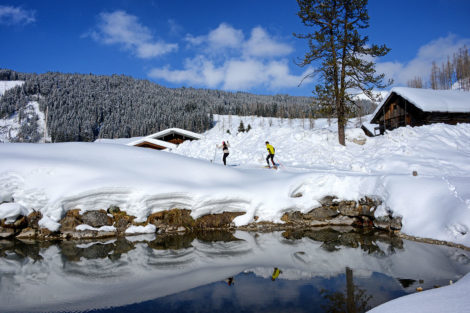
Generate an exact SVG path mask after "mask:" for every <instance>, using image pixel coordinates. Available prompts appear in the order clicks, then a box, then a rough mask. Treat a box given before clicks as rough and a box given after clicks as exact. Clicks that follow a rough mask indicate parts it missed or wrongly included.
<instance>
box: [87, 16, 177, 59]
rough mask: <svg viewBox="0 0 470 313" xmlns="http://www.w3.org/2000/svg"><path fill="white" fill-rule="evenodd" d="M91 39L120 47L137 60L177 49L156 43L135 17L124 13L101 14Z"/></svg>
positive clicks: (173, 46)
mask: <svg viewBox="0 0 470 313" xmlns="http://www.w3.org/2000/svg"><path fill="white" fill-rule="evenodd" d="M91 37H92V38H93V39H94V40H96V41H98V42H101V43H104V44H108V45H112V44H117V45H121V46H122V47H123V48H124V49H126V50H129V51H132V52H133V53H135V54H136V55H137V57H139V58H144V59H148V58H154V57H157V56H160V55H162V54H166V53H169V52H172V51H175V50H177V49H178V45H177V44H172V43H165V42H163V41H157V40H155V39H154V38H153V36H152V33H151V31H150V30H149V29H148V28H147V27H146V26H144V25H142V24H141V23H139V20H138V18H137V17H136V16H134V15H130V14H127V13H126V12H124V11H115V12H112V13H101V14H100V22H99V24H98V25H97V29H96V30H95V31H93V32H92V33H91Z"/></svg>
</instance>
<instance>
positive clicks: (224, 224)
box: [194, 212, 245, 229]
mask: <svg viewBox="0 0 470 313" xmlns="http://www.w3.org/2000/svg"><path fill="white" fill-rule="evenodd" d="M243 214H245V213H243V212H223V213H220V214H208V215H204V216H201V217H200V218H198V219H196V221H195V225H194V227H195V228H197V229H208V228H231V227H232V221H233V219H234V218H235V217H237V216H239V215H243Z"/></svg>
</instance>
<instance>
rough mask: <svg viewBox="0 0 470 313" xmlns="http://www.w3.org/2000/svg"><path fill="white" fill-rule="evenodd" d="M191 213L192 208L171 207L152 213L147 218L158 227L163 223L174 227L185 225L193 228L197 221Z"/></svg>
mask: <svg viewBox="0 0 470 313" xmlns="http://www.w3.org/2000/svg"><path fill="white" fill-rule="evenodd" d="M190 214H191V211H190V210H180V209H171V210H167V211H161V212H157V213H153V214H151V215H150V216H149V217H148V218H147V222H148V223H150V224H153V225H155V226H157V227H158V228H160V227H161V225H162V224H163V225H168V226H172V227H175V226H176V227H178V226H183V227H186V228H188V229H192V228H193V227H194V223H195V221H194V219H193V218H192V217H191V215H190Z"/></svg>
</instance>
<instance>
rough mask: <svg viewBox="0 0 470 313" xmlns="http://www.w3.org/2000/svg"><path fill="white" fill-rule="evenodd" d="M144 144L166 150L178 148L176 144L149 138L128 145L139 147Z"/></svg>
mask: <svg viewBox="0 0 470 313" xmlns="http://www.w3.org/2000/svg"><path fill="white" fill-rule="evenodd" d="M142 143H150V144H153V145H157V146H161V147H164V148H166V149H173V148H176V147H177V146H178V145H175V144H174V143H171V142H168V141H163V140H158V139H153V138H149V137H144V138H141V139H138V140H136V141H132V142H129V143H128V144H127V145H128V146H137V145H140V144H142Z"/></svg>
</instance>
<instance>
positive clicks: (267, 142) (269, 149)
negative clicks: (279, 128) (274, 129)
mask: <svg viewBox="0 0 470 313" xmlns="http://www.w3.org/2000/svg"><path fill="white" fill-rule="evenodd" d="M266 149H268V153H269V154H268V156H267V157H266V162H267V163H268V167H271V166H270V165H269V159H271V162H272V163H273V166H276V163H274V151H275V149H274V147H273V146H272V145H270V144H269V141H266Z"/></svg>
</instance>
